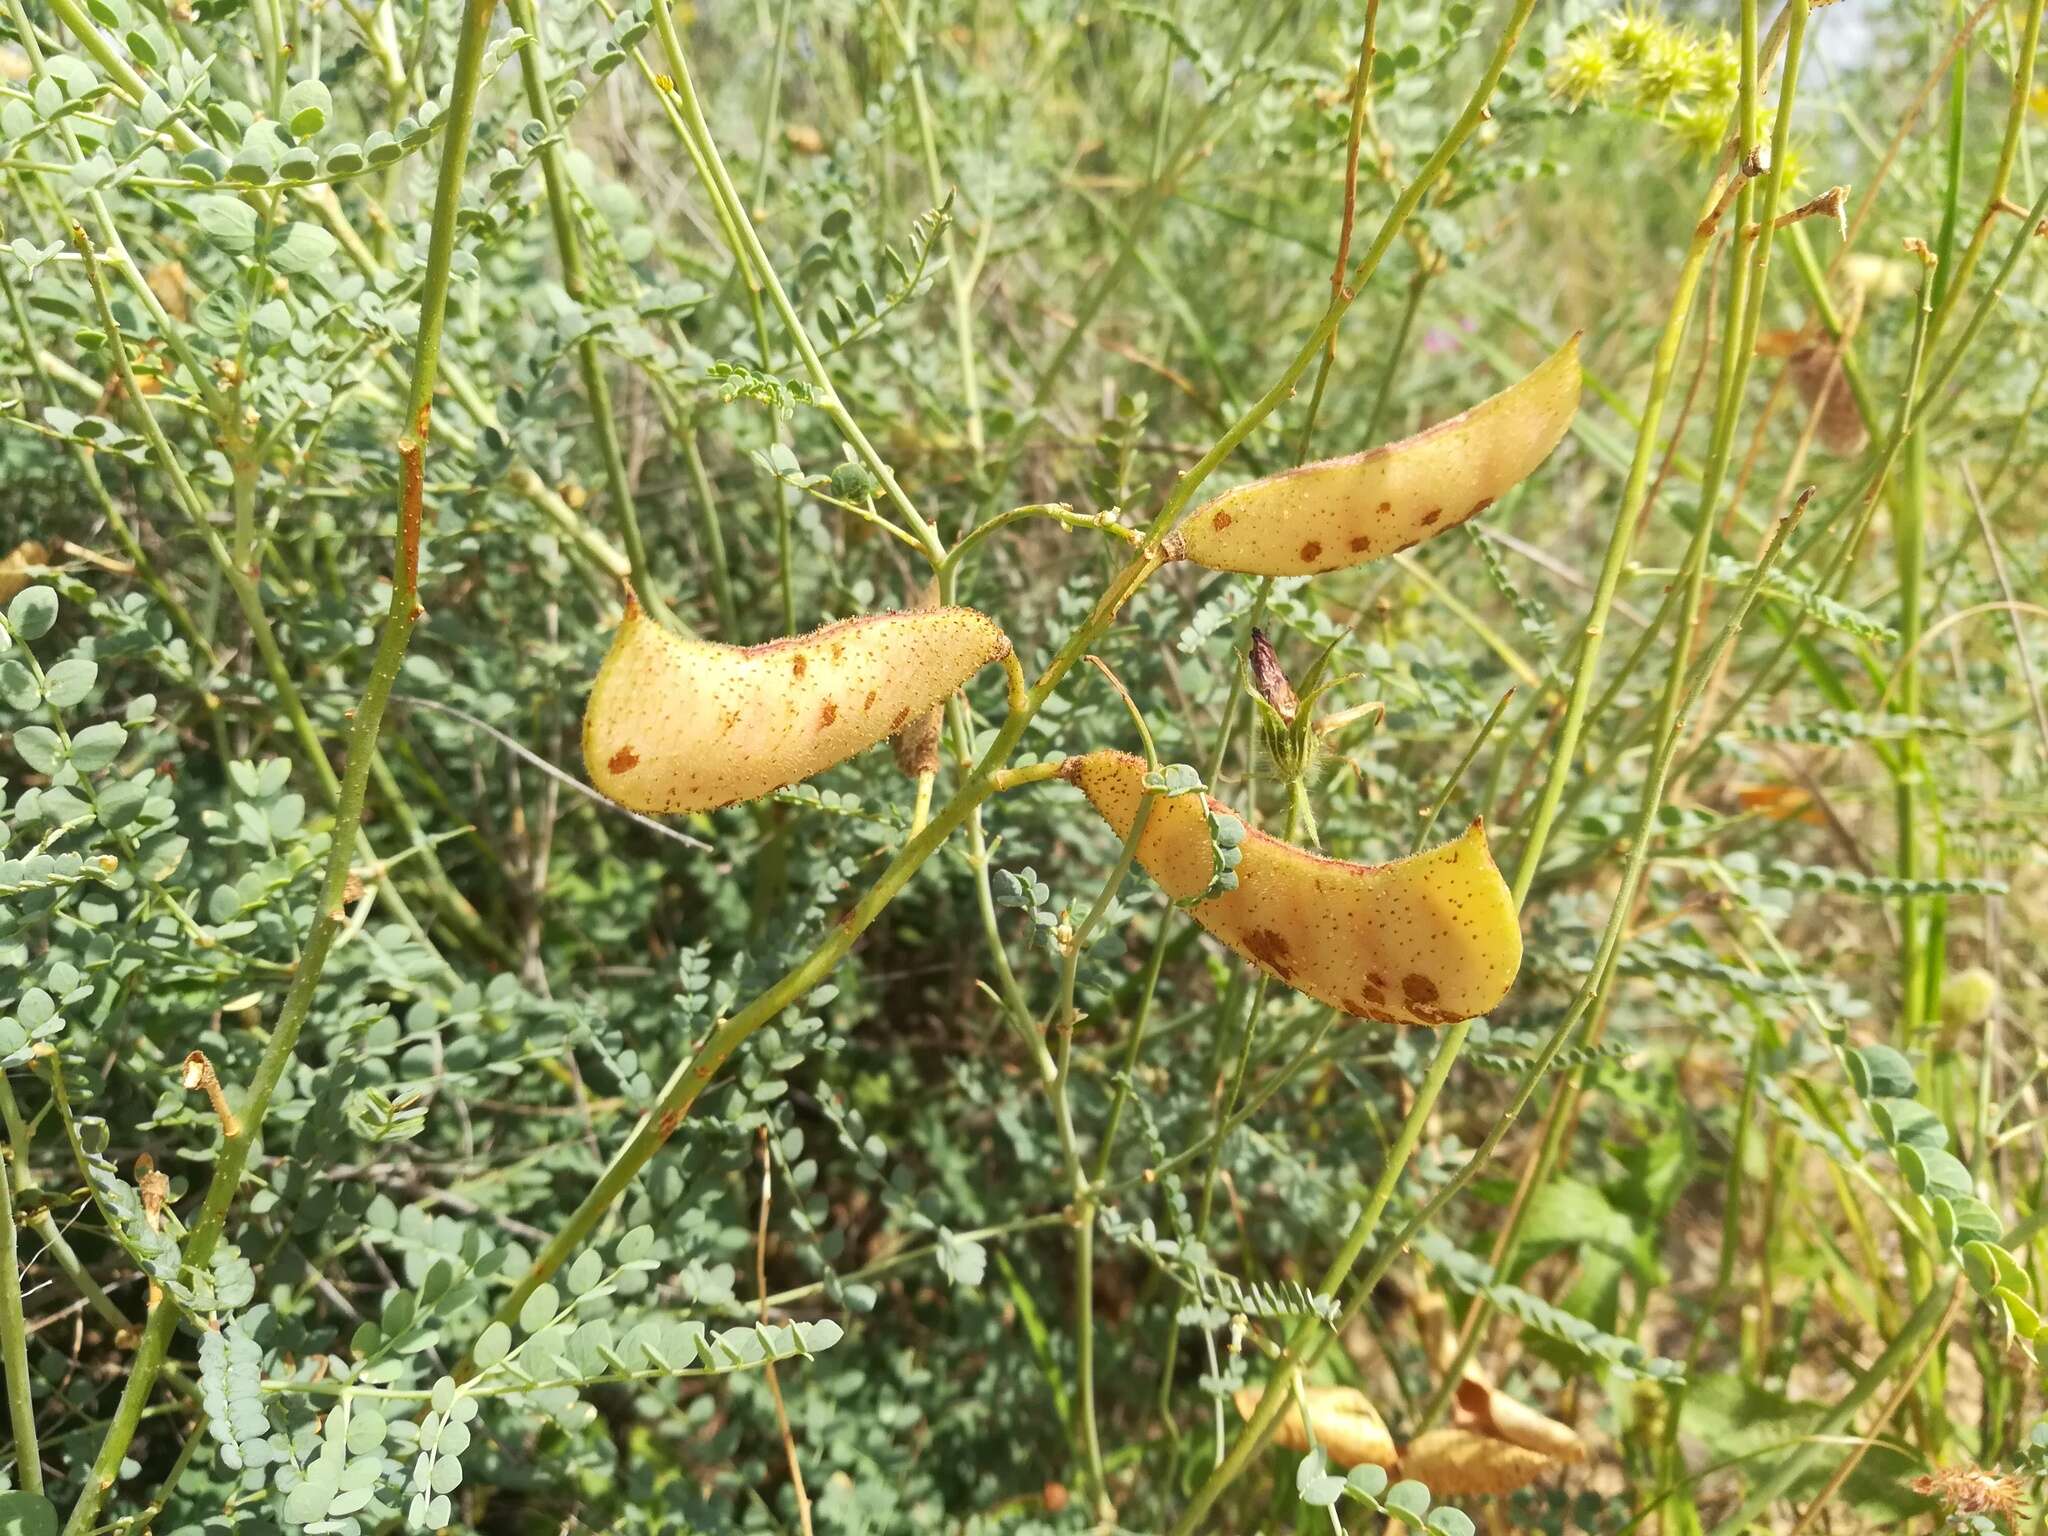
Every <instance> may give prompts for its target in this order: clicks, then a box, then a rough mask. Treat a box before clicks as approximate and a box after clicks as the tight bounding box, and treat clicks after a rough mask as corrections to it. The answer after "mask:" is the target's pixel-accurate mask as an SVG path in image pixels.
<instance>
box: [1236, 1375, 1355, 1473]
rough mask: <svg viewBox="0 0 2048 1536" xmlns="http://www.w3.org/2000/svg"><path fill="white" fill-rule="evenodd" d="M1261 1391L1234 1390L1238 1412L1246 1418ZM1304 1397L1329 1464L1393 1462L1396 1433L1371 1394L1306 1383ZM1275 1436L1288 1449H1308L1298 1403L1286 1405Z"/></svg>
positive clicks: (1257, 1404)
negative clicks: (1373, 1403)
mask: <svg viewBox="0 0 2048 1536" xmlns="http://www.w3.org/2000/svg"><path fill="white" fill-rule="evenodd" d="M1264 1395H1265V1393H1264V1389H1262V1388H1259V1387H1246V1388H1245V1389H1244V1390H1243V1391H1242V1392H1240V1393H1238V1394H1237V1399H1236V1401H1237V1411H1238V1413H1239V1414H1241V1415H1242V1416H1243V1417H1245V1418H1247V1419H1249V1418H1250V1417H1251V1416H1252V1412H1253V1410H1254V1409H1256V1408H1257V1407H1258V1406H1259V1399H1260V1398H1261V1397H1263V1396H1264ZM1303 1395H1304V1396H1306V1397H1307V1398H1308V1413H1309V1418H1310V1420H1311V1421H1313V1423H1314V1424H1315V1429H1316V1442H1317V1443H1318V1444H1319V1445H1321V1446H1322V1448H1323V1451H1324V1453H1325V1454H1326V1455H1328V1456H1329V1458H1330V1460H1331V1461H1332V1462H1334V1463H1335V1464H1336V1465H1338V1466H1340V1467H1356V1466H1361V1465H1363V1464H1364V1463H1366V1462H1371V1463H1372V1464H1373V1465H1374V1466H1376V1467H1392V1466H1393V1465H1394V1459H1395V1458H1394V1437H1393V1436H1392V1435H1390V1434H1388V1433H1387V1426H1386V1424H1385V1423H1384V1422H1383V1421H1382V1420H1381V1418H1380V1415H1379V1410H1378V1409H1377V1408H1375V1407H1373V1405H1372V1399H1371V1398H1369V1397H1367V1396H1366V1395H1365V1394H1364V1393H1363V1392H1361V1391H1359V1390H1358V1389H1357V1388H1356V1387H1310V1388H1308V1389H1307V1391H1306V1392H1305V1393H1304V1394H1303ZM1273 1439H1274V1441H1275V1442H1276V1443H1277V1444H1279V1445H1282V1446H1285V1447H1286V1448H1287V1449H1288V1450H1290V1451H1302V1452H1306V1451H1307V1450H1308V1435H1307V1433H1306V1431H1305V1430H1304V1429H1303V1428H1302V1422H1301V1406H1300V1405H1299V1404H1298V1403H1297V1404H1293V1405H1290V1406H1289V1408H1288V1410H1287V1413H1286V1415H1285V1416H1284V1417H1283V1418H1282V1419H1281V1420H1280V1426H1279V1428H1278V1429H1277V1430H1275V1431H1274V1434H1273Z"/></svg>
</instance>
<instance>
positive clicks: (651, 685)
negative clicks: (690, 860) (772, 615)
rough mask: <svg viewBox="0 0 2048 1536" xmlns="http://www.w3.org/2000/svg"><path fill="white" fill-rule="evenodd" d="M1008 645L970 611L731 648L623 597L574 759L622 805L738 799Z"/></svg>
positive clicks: (670, 808) (822, 759) (845, 626)
mask: <svg viewBox="0 0 2048 1536" xmlns="http://www.w3.org/2000/svg"><path fill="white" fill-rule="evenodd" d="M1009 651H1010V642H1009V639H1008V637H1007V636H1005V635H1004V633H1003V632H1002V630H1001V628H999V627H998V626H997V624H996V623H995V621H994V620H993V619H990V618H988V617H987V616H986V615H984V614H981V613H977V612H976V611H975V610H974V609H972V608H929V609H921V610H918V611H915V612H910V613H880V614H873V615H870V616H868V617H865V618H858V619H849V620H847V621H846V622H844V623H841V624H831V625H827V626H826V627H825V628H823V629H819V630H815V631H813V632H812V633H810V634H808V635H801V636H796V637H793V638H791V639H787V640H774V641H770V642H769V643H767V644H765V645H755V646H734V645H716V644H713V643H711V642H709V641H705V640H696V639H690V638H688V637H685V636H683V635H679V634H676V633H675V632H673V631H672V630H669V629H667V628H665V627H664V626H663V625H661V624H660V623H658V622H657V621H656V620H654V619H653V618H651V617H649V616H648V615H647V613H646V612H645V611H644V610H642V609H641V607H640V605H639V604H638V603H637V602H632V601H629V602H628V603H627V606H626V616H625V618H624V620H623V621H622V622H621V623H620V625H619V632H618V636H617V637H616V638H615V639H614V640H613V641H612V647H611V651H610V653H609V654H608V655H607V656H606V657H605V659H604V665H603V666H602V667H600V668H599V669H598V674H597V681H596V683H595V684H593V685H592V688H591V691H590V702H589V705H588V706H587V707H586V708H585V710H584V715H583V765H584V769H585V771H586V772H588V773H589V775H590V781H591V783H593V784H594V785H596V786H597V787H598V789H600V790H602V791H603V792H604V793H605V794H606V795H608V796H609V797H610V798H612V799H613V800H616V801H617V802H618V803H619V804H621V805H623V806H625V807H627V808H628V809H629V810H635V811H641V812H645V813H650V814H656V815H673V814H677V813H687V812H696V811H710V810H717V809H719V808H721V807H723V806H728V805H737V804H739V803H740V802H742V801H746V800H755V799H758V798H760V797H761V796H762V795H766V794H769V793H771V792H773V791H774V790H777V789H781V788H783V787H784V786H786V785H790V784H795V783H797V782H798V781H800V780H803V779H807V778H809V777H811V775H813V774H816V773H821V772H823V771H824V770H825V769H827V768H830V767H832V766H833V765H834V764H835V763H840V762H843V761H845V760H846V759H847V758H849V757H851V756H853V755H854V754H855V753H856V752H861V751H865V750H866V749H867V748H869V747H871V746H873V745H874V744H875V743H876V742H878V741H880V740H882V738H883V737H885V736H888V735H890V734H891V733H892V732H895V731H900V730H902V729H903V728H904V726H905V725H907V724H908V723H909V722H910V721H911V720H913V719H915V718H917V717H919V716H922V715H924V714H926V713H927V712H928V711H930V710H932V709H934V708H935V707H936V706H938V705H939V704H941V703H943V702H944V700H945V699H946V698H947V696H948V695H950V694H951V693H952V692H953V690H954V689H956V688H958V687H959V686H960V685H961V684H962V683H964V682H965V681H966V680H967V679H968V678H970V677H972V676H973V675H974V674H975V673H976V672H977V671H979V670H980V669H981V668H982V667H985V666H987V665H988V664H989V663H990V662H992V661H999V660H1001V659H1002V658H1003V657H1004V656H1007V655H1008V654H1009Z"/></svg>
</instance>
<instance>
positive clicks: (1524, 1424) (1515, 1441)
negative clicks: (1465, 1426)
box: [1457, 1374, 1586, 1463]
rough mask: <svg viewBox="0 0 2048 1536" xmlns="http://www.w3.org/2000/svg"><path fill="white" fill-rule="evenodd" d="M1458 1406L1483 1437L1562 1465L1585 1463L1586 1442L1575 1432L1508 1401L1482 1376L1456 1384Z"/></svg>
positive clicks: (1470, 1375) (1529, 1408)
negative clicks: (1545, 1457)
mask: <svg viewBox="0 0 2048 1536" xmlns="http://www.w3.org/2000/svg"><path fill="white" fill-rule="evenodd" d="M1457 1402H1458V1408H1459V1411H1460V1414H1461V1416H1462V1417H1464V1418H1466V1419H1468V1420H1469V1421H1470V1427H1471V1428H1473V1429H1477V1430H1479V1431H1480V1432H1481V1433H1482V1434H1487V1435H1491V1436H1493V1437H1494V1438H1495V1439H1497V1440H1505V1441H1507V1442H1508V1443H1509V1444H1510V1445H1517V1446H1521V1447H1523V1448H1524V1449H1527V1450H1531V1451H1540V1452H1542V1453H1543V1454H1544V1455H1546V1456H1549V1457H1552V1458H1553V1459H1555V1460H1557V1461H1561V1462H1572V1463H1576V1462H1581V1461H1584V1460H1585V1459H1586V1442H1585V1441H1583V1440H1581V1439H1580V1438H1579V1435H1578V1431H1577V1430H1575V1429H1573V1428H1572V1427H1571V1426H1570V1425H1569V1424H1561V1423H1559V1422H1558V1421H1557V1420H1556V1419H1553V1418H1551V1417H1550V1416H1549V1415H1548V1414H1544V1413H1539V1412H1537V1411H1536V1410H1535V1409H1534V1408H1531V1407H1530V1406H1529V1405H1528V1404H1527V1403H1524V1402H1521V1401H1518V1400H1517V1399H1515V1398H1512V1397H1509V1396H1508V1395H1507V1393H1505V1392H1502V1391H1500V1390H1498V1389H1497V1388H1496V1387H1494V1386H1493V1384H1492V1383H1490V1382H1488V1381H1487V1380H1485V1379H1484V1378H1483V1377H1481V1376H1478V1375H1476V1374H1468V1375H1467V1376H1466V1377H1465V1379H1464V1380H1463V1381H1461V1382H1459V1383H1458V1392H1457Z"/></svg>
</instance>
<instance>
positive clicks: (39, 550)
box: [0, 539, 50, 603]
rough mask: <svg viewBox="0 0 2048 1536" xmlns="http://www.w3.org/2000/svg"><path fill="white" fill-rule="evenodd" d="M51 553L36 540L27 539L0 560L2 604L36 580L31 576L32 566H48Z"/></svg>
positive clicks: (0, 601) (0, 596)
mask: <svg viewBox="0 0 2048 1536" xmlns="http://www.w3.org/2000/svg"><path fill="white" fill-rule="evenodd" d="M49 560H50V552H49V551H48V550H47V549H45V548H44V547H43V546H42V545H41V544H38V543H37V542H36V541H35V540H34V539H26V540H24V541H23V542H21V543H19V544H17V545H15V546H14V548H13V550H12V551H10V552H9V554H8V556H7V558H6V559H4V560H0V603H4V602H7V601H8V600H9V599H11V598H12V597H13V596H14V595H15V594H16V593H17V592H20V591H21V590H22V589H23V588H24V587H26V586H27V585H28V584H29V583H30V582H31V581H33V580H34V579H35V578H34V577H32V576H30V575H29V568H30V567H31V566H38V565H47V564H48V563H49Z"/></svg>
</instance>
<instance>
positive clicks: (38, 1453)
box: [0, 1146, 43, 1493]
mask: <svg viewBox="0 0 2048 1536" xmlns="http://www.w3.org/2000/svg"><path fill="white" fill-rule="evenodd" d="M24 1150H25V1149H24V1148H22V1147H20V1146H10V1147H9V1148H8V1149H7V1166H6V1167H5V1168H0V1366H4V1367H5V1369H6V1372H7V1419H8V1423H9V1425H10V1426H11V1427H12V1428H13V1430H14V1469H15V1476H16V1480H17V1481H18V1482H19V1483H20V1484H21V1486H22V1490H23V1491H24V1492H27V1493H41V1492H42V1491H43V1458H42V1450H41V1448H40V1446H39V1445H38V1444H37V1441H36V1399H35V1391H34V1386H33V1384H32V1383H31V1381H30V1379H29V1374H28V1319H27V1317H26V1316H25V1315H24V1314H23V1312H22V1309H21V1254H20V1251H19V1247H18V1245H17V1242H16V1239H17V1238H18V1236H19V1235H20V1230H21V1229H20V1228H19V1227H18V1226H16V1225H15V1216H14V1174H15V1167H14V1164H15V1161H16V1159H18V1158H19V1157H21V1155H22V1154H23V1152H24Z"/></svg>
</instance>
